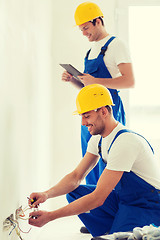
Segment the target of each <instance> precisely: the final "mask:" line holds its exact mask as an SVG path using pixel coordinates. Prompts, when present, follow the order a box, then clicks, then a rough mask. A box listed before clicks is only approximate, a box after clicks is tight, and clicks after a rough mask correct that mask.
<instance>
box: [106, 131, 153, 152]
mask: <svg viewBox="0 0 160 240" xmlns="http://www.w3.org/2000/svg"><path fill="white" fill-rule="evenodd" d="M125 132H129V133H134V134H137V135H138V136H140V137H142V138H144V139H145V137H143V136H142V135H140V134H139V133H136V132H133V131H131V130H129V129H122V130H120V131H119V132H117V134H116V135H115V137H114V139H113V141H112V142H111V145H110V147H109V149H108V153H109V151H110V149H111V147H112V145H113V143H114V141H115V140H116V138H117V137H118V136H119V135H120V134H122V133H125ZM145 140H146V142H147V143H148V145H149V146H150V148H151V150H152V152H153V154H154V150H153V148H152V146H151V145H150V143H149V142H148V140H147V139H145Z"/></svg>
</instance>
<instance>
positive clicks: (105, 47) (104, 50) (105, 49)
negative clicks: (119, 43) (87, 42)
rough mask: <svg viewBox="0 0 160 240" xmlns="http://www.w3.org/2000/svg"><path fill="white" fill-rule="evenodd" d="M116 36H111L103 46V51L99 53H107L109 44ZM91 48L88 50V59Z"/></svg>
mask: <svg viewBox="0 0 160 240" xmlns="http://www.w3.org/2000/svg"><path fill="white" fill-rule="evenodd" d="M114 38H115V37H114V36H113V37H111V38H110V39H109V40H108V41H107V42H106V43H105V45H104V46H103V47H102V48H101V52H100V54H99V55H103V56H104V54H105V52H106V51H107V48H108V45H109V44H110V43H111V42H112V40H113V39H114ZM90 51H91V49H89V50H88V52H87V54H86V57H85V58H86V59H88V56H89V53H90Z"/></svg>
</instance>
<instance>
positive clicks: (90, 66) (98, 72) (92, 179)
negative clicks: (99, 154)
mask: <svg viewBox="0 0 160 240" xmlns="http://www.w3.org/2000/svg"><path fill="white" fill-rule="evenodd" d="M114 38H115V37H111V38H110V39H109V40H108V41H107V42H106V44H105V45H104V46H103V47H102V48H101V52H100V53H99V55H98V57H97V58H95V59H91V60H89V59H88V56H89V53H90V50H89V51H88V52H87V55H86V57H85V70H84V73H88V74H90V75H92V76H94V77H96V78H112V76H111V74H110V73H109V71H108V69H107V67H106V65H105V63H104V60H103V58H104V55H105V52H106V51H107V47H108V45H109V44H110V43H111V42H112V41H113V40H114ZM108 90H109V91H110V93H111V95H112V98H113V103H114V104H115V106H112V109H113V116H114V118H115V119H116V120H117V121H119V122H120V123H122V124H123V125H125V122H126V120H125V112H124V108H123V103H122V100H121V98H120V96H119V95H118V91H117V90H116V89H108ZM90 137H91V134H90V133H89V131H88V128H87V127H86V126H81V147H82V156H83V157H84V155H85V153H86V151H87V145H88V141H89V139H90ZM103 169H104V164H103V162H102V160H101V159H100V161H99V163H98V164H97V165H96V167H95V168H94V169H93V170H92V171H91V172H90V173H89V175H88V176H87V177H86V183H87V184H96V183H97V181H98V179H99V176H100V173H101V172H102V171H103Z"/></svg>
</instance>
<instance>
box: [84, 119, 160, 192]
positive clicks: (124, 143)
mask: <svg viewBox="0 0 160 240" xmlns="http://www.w3.org/2000/svg"><path fill="white" fill-rule="evenodd" d="M124 128H125V127H124V126H123V125H122V124H120V123H119V124H118V125H117V127H116V128H114V130H113V131H112V132H111V133H110V134H109V135H108V136H107V137H105V138H102V146H101V149H102V157H103V159H104V161H106V163H107V166H106V168H107V169H109V170H114V171H125V172H130V171H132V172H134V173H135V174H136V175H137V176H139V177H141V178H142V179H143V180H145V181H146V182H148V183H149V184H151V185H152V186H154V187H155V188H157V189H160V174H159V163H158V159H156V158H155V155H154V154H153V153H152V150H151V148H150V146H149V144H148V143H147V141H146V140H145V139H144V138H143V137H141V136H138V135H137V134H134V133H122V134H121V135H119V136H118V137H117V139H116V140H115V142H114V143H113V145H112V147H111V149H110V152H109V154H108V153H107V152H108V149H109V147H110V144H111V142H112V140H113V139H114V136H115V135H116V133H117V132H118V131H119V130H121V129H124ZM100 138H101V136H100V135H96V136H92V137H91V138H90V140H89V143H88V148H87V152H90V153H92V154H94V155H98V143H99V140H100Z"/></svg>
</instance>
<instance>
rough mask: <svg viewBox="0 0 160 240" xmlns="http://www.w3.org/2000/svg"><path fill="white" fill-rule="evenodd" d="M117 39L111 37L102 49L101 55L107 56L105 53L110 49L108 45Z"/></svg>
mask: <svg viewBox="0 0 160 240" xmlns="http://www.w3.org/2000/svg"><path fill="white" fill-rule="evenodd" d="M113 39H115V37H114V36H113V37H111V38H110V39H109V40H108V41H107V42H106V43H105V45H104V46H103V47H102V48H101V52H100V55H103V56H104V54H105V52H106V51H107V48H108V45H109V44H110V43H111V42H112V40H113Z"/></svg>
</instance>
